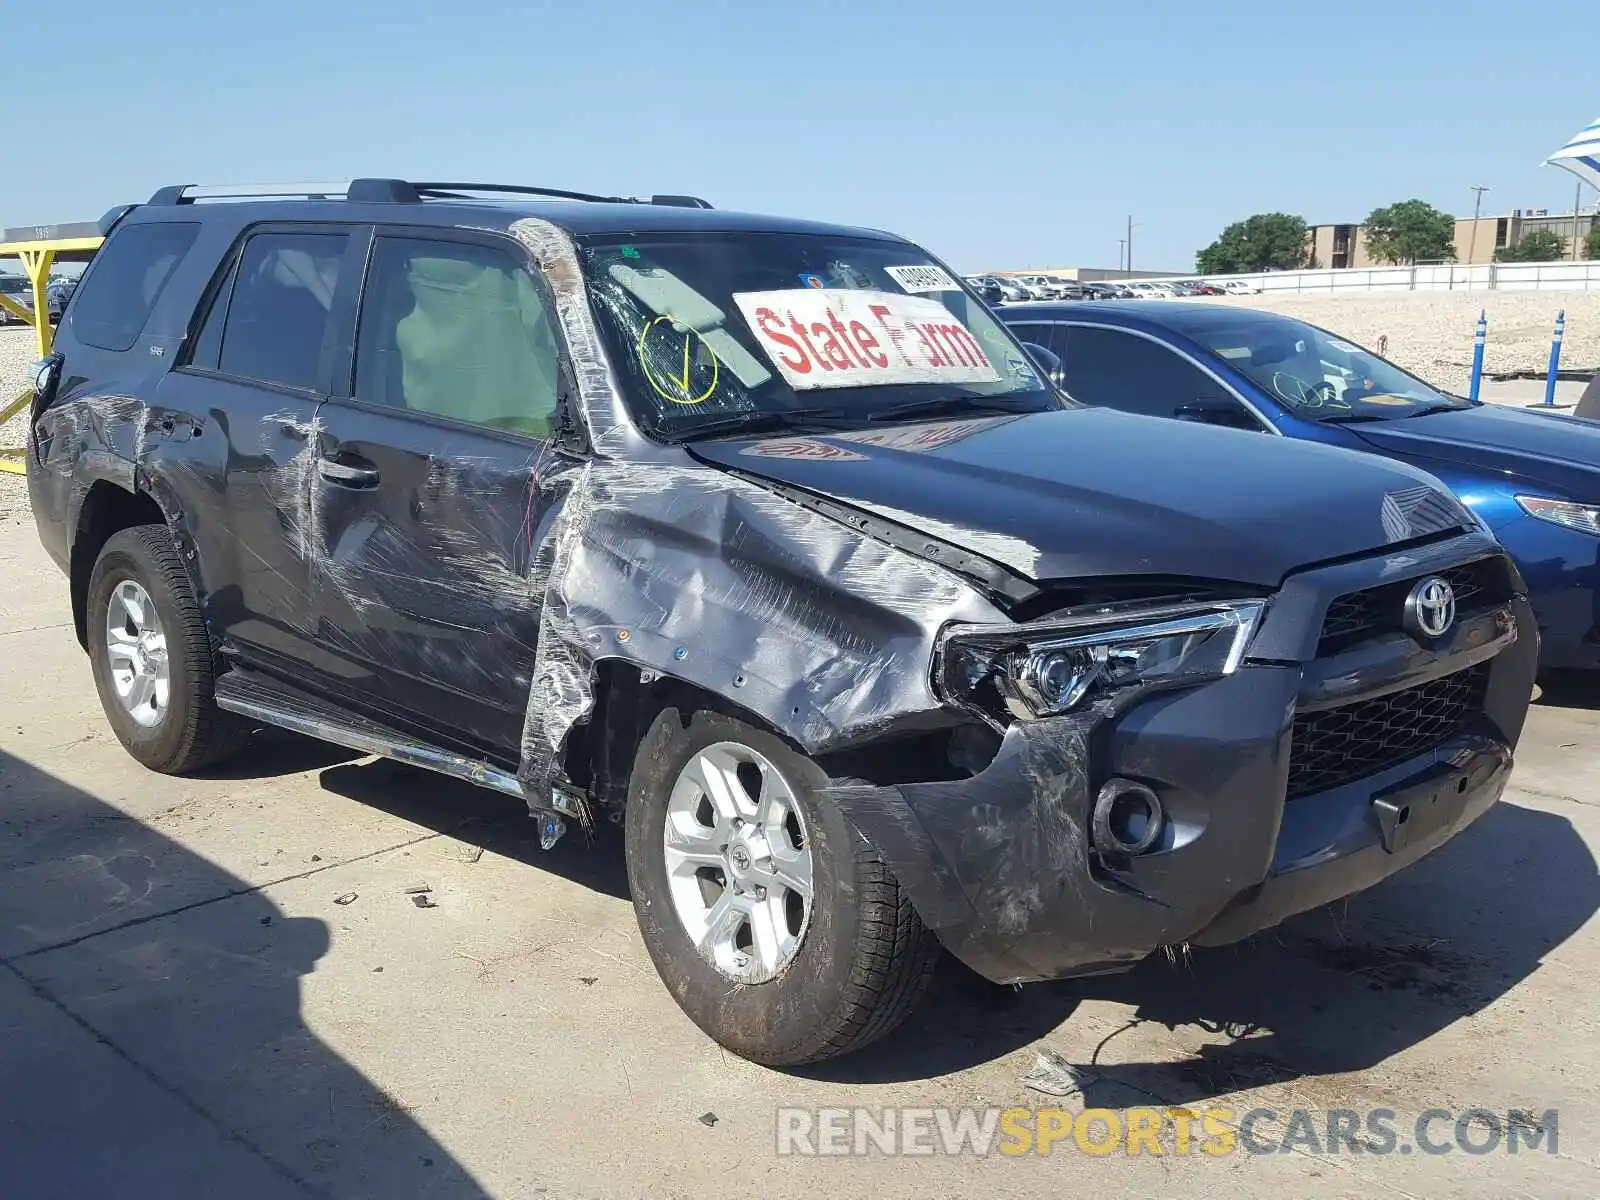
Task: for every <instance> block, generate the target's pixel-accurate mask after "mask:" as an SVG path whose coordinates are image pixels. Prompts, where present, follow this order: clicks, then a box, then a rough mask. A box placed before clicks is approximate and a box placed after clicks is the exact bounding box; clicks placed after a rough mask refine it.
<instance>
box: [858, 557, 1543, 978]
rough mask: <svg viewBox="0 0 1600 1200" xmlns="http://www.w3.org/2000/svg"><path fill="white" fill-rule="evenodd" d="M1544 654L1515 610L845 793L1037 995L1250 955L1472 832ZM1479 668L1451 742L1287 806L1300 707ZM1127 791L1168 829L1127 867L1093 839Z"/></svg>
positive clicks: (979, 965) (907, 865) (998, 970)
mask: <svg viewBox="0 0 1600 1200" xmlns="http://www.w3.org/2000/svg"><path fill="white" fill-rule="evenodd" d="M1335 574H1336V575H1340V576H1341V577H1345V578H1347V577H1348V572H1342V573H1340V572H1336V573H1335ZM1330 586H1334V587H1339V586H1342V584H1340V583H1338V582H1337V580H1336V581H1335V582H1334V583H1333V584H1331V585H1330ZM1275 607H1277V608H1278V609H1279V610H1280V613H1281V612H1282V611H1285V610H1287V611H1291V612H1292V611H1293V610H1294V608H1295V604H1294V603H1293V602H1292V599H1291V602H1289V603H1287V604H1279V605H1276V606H1275ZM1312 607H1313V608H1315V611H1316V613H1317V620H1318V623H1319V627H1320V614H1321V611H1322V608H1321V607H1320V606H1318V605H1313V606H1312ZM1273 619H1274V618H1273V616H1269V618H1268V621H1269V623H1270V622H1271V621H1272V620H1273ZM1263 635H1264V637H1263V638H1258V641H1257V645H1260V644H1262V641H1263V640H1266V641H1268V642H1269V644H1270V643H1271V641H1272V638H1273V637H1276V638H1277V639H1278V640H1279V641H1280V643H1281V639H1282V635H1283V628H1282V627H1281V626H1280V628H1279V629H1278V630H1277V631H1276V634H1273V633H1272V631H1270V629H1269V628H1267V627H1264V629H1263ZM1537 644H1538V639H1537V636H1536V634H1535V629H1534V623H1533V616H1532V612H1531V610H1530V609H1529V607H1528V605H1527V603H1526V601H1525V600H1523V599H1521V598H1520V597H1517V598H1514V599H1512V600H1511V601H1510V602H1508V603H1507V604H1505V605H1503V606H1500V607H1498V608H1496V609H1494V610H1493V611H1490V612H1485V613H1481V614H1478V615H1477V616H1476V617H1474V618H1472V619H1470V620H1463V621H1462V622H1461V623H1460V624H1459V625H1458V626H1457V628H1456V629H1455V630H1454V632H1453V634H1452V635H1451V637H1450V638H1449V640H1448V643H1447V644H1445V645H1437V646H1434V647H1433V648H1431V649H1424V648H1422V647H1421V646H1419V645H1418V644H1417V643H1416V642H1414V641H1412V640H1411V639H1410V638H1409V637H1406V636H1403V635H1401V636H1398V637H1396V638H1392V639H1388V640H1386V641H1383V642H1379V643H1375V644H1371V645H1368V646H1365V647H1362V648H1361V650H1360V651H1359V652H1356V653H1352V654H1351V655H1348V656H1343V657H1341V658H1339V659H1328V660H1315V661H1308V662H1305V663H1302V664H1296V663H1287V662H1280V663H1266V662H1255V663H1252V664H1251V665H1249V666H1247V667H1245V668H1243V669H1241V670H1240V671H1238V672H1237V673H1236V674H1234V675H1232V676H1229V677H1228V678H1225V679H1222V680H1219V681H1217V682H1215V683H1212V684H1208V685H1205V686H1203V687H1198V688H1192V689H1187V690H1183V691H1176V692H1168V693H1164V694H1158V695H1155V696H1153V697H1150V698H1148V699H1145V700H1143V701H1141V702H1139V703H1137V704H1135V705H1134V706H1133V707H1131V708H1128V709H1126V710H1122V711H1117V710H1114V709H1113V708H1111V707H1110V706H1109V705H1107V706H1103V707H1102V708H1100V709H1091V710H1088V711H1085V712H1082V713H1076V714H1072V715H1070V716H1067V717H1060V718H1055V719H1051V720H1042V721H1034V722H1028V723H1017V724H1014V725H1012V726H1011V727H1010V728H1009V729H1008V730H1007V732H1006V734H1005V737H1004V739H1003V741H1002V743H1001V747H1000V750H999V752H998V754H997V755H996V756H995V758H994V759H993V761H992V762H991V763H990V764H989V765H988V767H987V768H986V769H985V770H983V771H981V772H980V773H978V774H977V775H975V776H973V777H972V778H970V779H964V780H960V781H956V782H937V783H906V784H898V785H894V786H885V787H870V786H864V785H856V784H841V785H839V786H836V787H834V788H832V789H830V792H831V794H832V795H833V796H834V797H835V799H836V800H837V802H838V803H839V804H840V806H841V807H842V808H843V809H844V810H845V812H846V813H847V814H848V815H849V816H850V817H851V818H852V820H853V821H854V822H855V823H856V825H857V827H858V828H859V829H860V830H861V832H862V833H863V834H864V835H865V836H866V838H867V839H868V840H869V841H871V842H872V843H873V844H874V845H875V846H876V847H877V849H878V851H879V852H880V853H881V854H883V856H884V857H885V859H886V860H887V861H888V863H889V864H890V866H891V868H892V869H893V870H894V871H895V872H896V874H897V876H898V877H899V879H900V880H901V883H902V884H903V885H904V886H905V887H906V888H907V890H908V892H909V894H910V896H911V899H912V902H913V903H914V904H915V905H916V906H917V909H918V912H919V913H920V914H921V916H922V918H923V920H924V921H925V922H926V923H927V924H928V925H929V926H930V927H931V928H933V929H934V930H935V932H936V933H937V934H938V935H939V937H940V938H941V940H942V941H943V942H944V944H945V946H946V948H948V949H949V950H950V951H951V952H952V953H953V954H955V955H956V957H958V958H960V959H961V960H962V961H964V962H965V963H966V964H967V965H968V966H970V967H972V968H973V969H974V970H976V971H977V972H978V973H980V974H982V975H984V976H986V977H987V978H989V979H991V980H994V981H996V982H999V983H1022V982H1028V981H1033V980H1041V979H1053V978H1061V977H1065V976H1071V975H1084V974H1093V973H1097V972H1103V971H1110V970H1118V969H1122V968H1126V967H1128V966H1131V965H1132V964H1134V963H1135V962H1137V961H1138V960H1140V959H1141V958H1144V957H1145V956H1146V955H1148V954H1149V953H1151V952H1152V951H1153V950H1156V949H1157V948H1159V947H1161V946H1163V945H1171V944H1175V943H1181V942H1192V943H1196V944H1222V943H1226V942H1229V941H1234V940H1237V939H1239V938H1242V937H1246V936H1248V935H1249V934H1251V933H1254V932H1255V931H1257V930H1259V929H1262V928H1266V927H1268V926H1271V925H1274V924H1276V923H1278V922H1279V921H1282V920H1283V919H1285V918H1286V917H1288V916H1291V915H1293V914H1294V913H1297V912H1302V911H1305V910H1306V909H1310V908H1314V907H1317V906H1319V905H1322V904H1325V903H1327V902H1329V901H1332V900H1335V899H1338V898H1340V897H1342V896H1347V895H1350V894H1351V893H1353V892H1357V891H1360V890H1362V889H1363V888H1366V887H1369V886H1371V885H1372V884H1374V883H1377V882H1378V881H1379V880H1381V879H1383V878H1385V877H1386V876H1388V875H1391V874H1393V873H1394V872H1396V871H1399V870H1401V869H1403V868H1404V867H1406V866H1408V865H1409V864H1411V863H1412V862H1415V861H1416V860H1417V859H1419V858H1421V857H1423V856H1424V855H1426V854H1427V853H1429V852H1430V851H1432V850H1433V849H1435V848H1436V847H1438V846H1439V845H1442V844H1443V843H1444V842H1446V841H1448V840H1449V839H1450V838H1451V837H1453V836H1455V834H1457V833H1458V832H1460V831H1461V830H1462V829H1464V828H1466V827H1467V826H1468V825H1470V824H1471V823H1472V822H1473V821H1474V820H1476V819H1477V818H1478V817H1479V816H1481V815H1482V814H1483V813H1484V812H1485V811H1486V810H1487V809H1488V808H1490V807H1491V806H1492V805H1493V804H1494V802H1495V801H1496V800H1497V799H1498V798H1499V796H1500V794H1501V792H1502V790H1503V789H1504V787H1505V785H1506V780H1507V778H1508V776H1509V774H1510V770H1511V761H1512V750H1513V749H1514V747H1515V744H1516V741H1517V738H1518V736H1519V735H1520V733H1521V728H1522V722H1523V718H1524V716H1525V714H1526V711H1527V707H1528V702H1529V698H1530V696H1531V693H1532V687H1533V676H1534V671H1535V657H1536V653H1537ZM1484 663H1487V664H1488V665H1487V667H1486V668H1484V669H1485V670H1487V673H1488V680H1487V684H1486V688H1485V692H1484V698H1483V703H1482V705H1481V707H1480V708H1479V709H1478V710H1477V711H1475V712H1474V713H1473V714H1472V715H1471V716H1470V717H1469V718H1468V719H1467V720H1466V721H1465V722H1464V723H1463V724H1462V726H1461V727H1460V728H1459V729H1457V730H1455V731H1454V733H1453V734H1452V736H1450V738H1449V740H1447V741H1445V742H1443V743H1442V744H1439V745H1436V746H1433V747H1432V748H1430V749H1428V750H1427V751H1426V752H1424V753H1420V754H1416V755H1414V756H1412V757H1410V758H1408V759H1406V760H1404V761H1402V762H1398V763H1395V764H1393V765H1391V766H1388V767H1387V768H1385V769H1383V770H1380V771H1377V772H1375V773H1373V774H1371V775H1368V776H1367V777H1365V778H1361V779H1358V780H1356V781H1354V782H1350V783H1346V784H1343V785H1342V786H1337V787H1333V788H1331V789H1329V790H1325V791H1321V792H1318V793H1315V794H1311V795H1305V796H1301V797H1299V798H1296V799H1290V800H1286V799H1285V796H1286V794H1287V787H1288V783H1287V781H1288V778H1289V765H1290V764H1289V760H1290V751H1291V731H1292V728H1293V723H1294V718H1295V714H1296V712H1297V711H1299V710H1305V709H1313V708H1316V707H1319V706H1320V707H1333V706H1335V705H1338V704H1343V703H1348V702H1350V701H1351V700H1356V699H1361V698H1364V697H1368V696H1378V695H1384V694H1387V693H1389V692H1393V691H1398V690H1401V689H1403V688H1407V687H1411V686H1413V685H1415V684H1416V683H1417V682H1418V681H1425V680H1428V679H1435V678H1439V677H1441V676H1444V675H1448V674H1452V673H1454V672H1455V671H1459V670H1464V669H1467V668H1469V667H1472V666H1475V665H1478V664H1484ZM1112 777H1123V778H1132V779H1136V780H1139V781H1141V782H1143V783H1146V784H1147V785H1149V786H1150V787H1151V788H1153V789H1154V790H1155V791H1156V793H1157V794H1158V795H1159V796H1160V797H1161V800H1162V803H1163V805H1164V807H1165V809H1166V813H1167V817H1168V829H1167V832H1166V833H1165V834H1164V836H1163V839H1162V841H1161V842H1160V843H1158V845H1157V847H1156V848H1155V849H1154V850H1152V851H1151V852H1149V853H1146V854H1143V855H1140V856H1138V857H1136V858H1133V859H1131V860H1130V859H1123V860H1120V861H1119V860H1117V859H1115V858H1108V857H1107V856H1105V855H1102V854H1101V852H1100V850H1099V848H1097V847H1095V846H1094V845H1093V844H1092V835H1091V833H1090V817H1089V815H1090V811H1091V806H1092V800H1093V797H1094V795H1095V794H1096V792H1097V791H1098V789H1099V787H1100V786H1101V785H1102V784H1103V783H1104V782H1105V780H1107V779H1109V778H1112Z"/></svg>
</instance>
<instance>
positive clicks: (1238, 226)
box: [1194, 213, 1306, 275]
mask: <svg viewBox="0 0 1600 1200" xmlns="http://www.w3.org/2000/svg"><path fill="white" fill-rule="evenodd" d="M1194 261H1195V268H1196V269H1197V270H1198V271H1199V272H1200V273H1201V274H1202V275H1234V274H1239V273H1241V272H1244V271H1292V270H1294V269H1295V268H1296V267H1298V266H1301V265H1302V264H1304V263H1305V261H1306V223H1305V221H1304V219H1302V218H1300V217H1296V216H1291V215H1290V214H1289V213H1257V214H1256V215H1255V216H1253V217H1247V218H1246V219H1245V220H1243V221H1235V222H1234V223H1233V224H1232V225H1229V226H1228V227H1227V228H1226V229H1224V230H1223V231H1222V233H1221V235H1220V236H1219V237H1218V238H1217V240H1216V241H1214V242H1212V243H1211V245H1209V246H1207V247H1206V248H1205V249H1204V250H1202V251H1200V253H1199V254H1197V255H1195V259H1194Z"/></svg>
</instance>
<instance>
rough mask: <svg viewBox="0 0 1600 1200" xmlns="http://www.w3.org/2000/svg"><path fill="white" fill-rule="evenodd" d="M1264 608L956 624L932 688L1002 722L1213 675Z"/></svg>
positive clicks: (1240, 646) (1246, 603)
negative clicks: (1013, 624)
mask: <svg viewBox="0 0 1600 1200" xmlns="http://www.w3.org/2000/svg"><path fill="white" fill-rule="evenodd" d="M1265 609H1266V604H1265V602H1264V601H1261V600H1241V601H1236V602H1228V603H1219V604H1188V605H1181V606H1175V607H1174V606H1168V607H1163V608H1146V609H1143V610H1137V609H1135V610H1124V611H1121V612H1116V613H1109V614H1108V613H1106V612H1104V611H1102V612H1099V613H1092V614H1089V615H1086V616H1082V617H1073V618H1070V619H1067V620H1063V621H1052V622H1040V623H1039V624H1036V625H1032V626H1016V627H1006V628H998V627H995V626H992V625H984V626H958V627H956V628H955V629H952V630H951V631H950V633H949V634H948V635H946V637H945V640H944V642H943V646H942V653H941V656H940V677H939V685H940V690H941V691H942V693H943V694H944V695H945V696H946V697H947V698H948V699H950V700H953V701H955V702H957V703H959V704H962V705H964V706H966V707H968V708H973V709H976V710H978V711H980V712H982V713H983V714H984V715H985V716H988V717H990V718H991V719H993V720H995V721H998V722H1000V723H1001V724H1004V723H1006V722H1008V721H1010V720H1012V719H1017V720H1022V721H1030V720H1034V719H1036V718H1038V717H1049V716H1056V715H1058V714H1061V713H1065V712H1070V711H1071V710H1072V709H1073V708H1075V707H1077V706H1078V705H1080V704H1082V703H1084V702H1085V701H1086V700H1088V699H1090V698H1092V697H1094V696H1096V695H1101V694H1105V693H1110V692H1117V691H1123V690H1125V689H1130V688H1141V689H1142V688H1153V687H1171V686H1177V685H1181V684H1193V683H1200V682H1203V681H1205V680H1207V679H1219V678H1221V677H1222V676H1224V675H1231V674H1232V673H1233V672H1234V671H1236V670H1238V668H1239V664H1240V663H1241V662H1243V661H1244V655H1245V650H1246V648H1247V647H1248V646H1249V644H1250V638H1251V636H1252V635H1253V634H1254V633H1255V630H1256V626H1257V625H1258V624H1259V623H1260V621H1261V614H1262V613H1263V612H1264V611H1265Z"/></svg>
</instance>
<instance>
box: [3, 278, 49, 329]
mask: <svg viewBox="0 0 1600 1200" xmlns="http://www.w3.org/2000/svg"><path fill="white" fill-rule="evenodd" d="M0 294H3V295H4V296H5V298H6V299H7V300H10V301H12V302H13V303H14V304H17V305H19V306H20V307H22V308H24V309H26V310H27V311H28V312H30V313H31V312H32V311H33V284H32V283H31V282H29V280H28V278H27V276H25V275H16V274H10V273H6V274H0ZM45 297H46V300H45V303H46V305H47V308H46V311H47V312H48V314H49V317H50V320H51V322H52V323H54V322H56V321H58V320H60V319H61V309H62V304H61V302H60V301H59V300H58V299H57V297H56V295H55V294H54V293H53V292H51V291H50V290H49V289H48V288H47V289H46V290H45ZM13 321H15V322H17V323H18V324H21V321H20V319H19V318H17V317H15V316H13V315H12V314H11V312H10V310H8V309H5V308H0V325H4V324H8V323H10V322H13Z"/></svg>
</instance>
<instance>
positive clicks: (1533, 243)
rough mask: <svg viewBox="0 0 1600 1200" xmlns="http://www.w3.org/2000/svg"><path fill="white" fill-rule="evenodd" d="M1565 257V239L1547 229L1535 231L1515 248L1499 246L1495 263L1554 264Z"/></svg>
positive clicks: (1495, 254) (1495, 255) (1495, 253)
mask: <svg viewBox="0 0 1600 1200" xmlns="http://www.w3.org/2000/svg"><path fill="white" fill-rule="evenodd" d="M1566 256H1567V239H1566V238H1564V237H1562V236H1561V235H1560V234H1558V233H1553V232H1551V231H1550V230H1548V229H1535V230H1534V231H1533V232H1532V233H1530V234H1528V235H1527V236H1526V237H1524V238H1523V239H1522V240H1521V241H1520V242H1518V243H1517V244H1516V245H1515V246H1501V247H1500V249H1498V250H1496V251H1495V252H1494V258H1495V261H1496V262H1555V261H1557V260H1558V259H1562V258H1565V257H1566Z"/></svg>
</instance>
